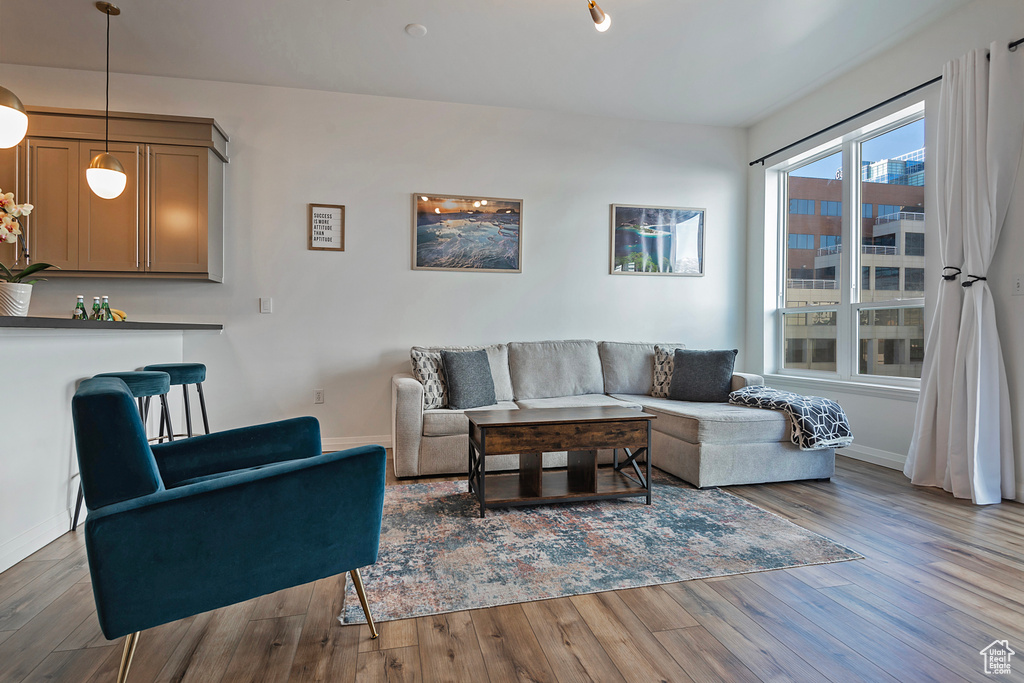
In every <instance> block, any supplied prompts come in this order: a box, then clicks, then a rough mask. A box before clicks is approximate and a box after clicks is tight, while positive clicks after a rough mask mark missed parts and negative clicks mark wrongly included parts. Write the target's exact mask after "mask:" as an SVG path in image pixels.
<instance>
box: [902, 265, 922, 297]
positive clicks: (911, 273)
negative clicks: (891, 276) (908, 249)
mask: <svg viewBox="0 0 1024 683" xmlns="http://www.w3.org/2000/svg"><path fill="white" fill-rule="evenodd" d="M903 291H904V292H918V293H920V294H922V295H923V293H924V268H906V269H905V270H904V271H903Z"/></svg>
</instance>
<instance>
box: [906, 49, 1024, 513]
mask: <svg viewBox="0 0 1024 683" xmlns="http://www.w3.org/2000/svg"><path fill="white" fill-rule="evenodd" d="M989 52H990V54H991V62H989V61H988V60H987V59H986V54H985V52H984V51H980V50H974V51H972V52H970V53H968V54H967V55H965V56H963V57H961V58H960V59H958V60H955V61H952V62H950V63H948V64H947V65H946V66H945V68H944V69H943V71H942V90H941V93H940V96H939V115H938V137H937V140H938V144H937V147H936V155H935V156H936V160H935V166H934V169H935V176H934V177H935V182H936V183H937V186H938V196H939V202H938V204H939V206H938V209H939V210H938V216H937V219H938V238H939V244H940V247H941V253H942V265H943V266H944V267H946V268H945V269H944V270H943V274H946V275H950V276H955V275H957V269H960V270H961V271H962V272H960V273H959V277H954V278H953V279H950V280H947V281H944V282H942V284H940V285H939V296H938V301H937V302H936V308H935V315H934V317H933V319H932V323H931V325H930V326H929V329H928V338H927V342H926V344H925V362H924V371H923V373H922V377H921V395H920V399H919V402H918V406H917V415H916V418H915V420H914V436H913V440H912V441H911V444H910V452H909V454H908V458H907V463H906V466H905V467H904V469H903V471H904V473H905V474H906V475H907V476H908V477H910V479H911V481H913V483H915V484H919V485H922V486H941V487H942V488H944V489H946V490H947V491H951V492H952V493H953V495H954V496H955V497H957V498H970V499H971V500H973V501H974V502H975V503H977V504H979V505H981V504H989V503H998V502H999V501H1000V500H1001V499H1003V498H1013V497H1014V495H1015V491H1014V468H1013V434H1012V426H1011V421H1010V403H1009V391H1008V389H1007V383H1006V369H1005V366H1004V365H1003V355H1002V350H1001V348H1000V344H999V332H998V329H997V326H996V316H995V308H994V306H993V303H992V290H991V289H990V288H989V286H988V282H987V281H986V280H984V279H978V278H985V277H986V276H987V274H988V268H989V265H990V264H991V263H992V257H993V255H994V254H995V251H996V245H997V244H998V242H999V234H1000V232H1001V230H1002V227H1003V223H1004V222H1005V220H1006V212H1007V209H1008V207H1009V203H1010V195H1011V193H1012V192H1013V186H1014V183H1015V181H1016V178H1017V171H1018V168H1019V166H1020V160H1021V149H1022V145H1024V54H1014V53H1011V52H1010V51H1009V50H1008V48H1007V45H1006V43H993V44H992V45H991V47H990V51H989ZM966 283H971V284H970V286H966V287H965V286H963V285H964V284H966Z"/></svg>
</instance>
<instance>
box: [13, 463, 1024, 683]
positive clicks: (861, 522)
mask: <svg viewBox="0 0 1024 683" xmlns="http://www.w3.org/2000/svg"><path fill="white" fill-rule="evenodd" d="M729 491H730V492H732V493H734V494H736V495H739V496H742V497H744V498H746V499H748V500H750V501H751V502H753V503H755V504H757V505H760V506H761V507H764V508H766V509H769V510H772V511H774V512H776V513H778V514H780V515H782V516H783V517H787V518H789V519H791V520H793V521H794V522H796V523H797V524H800V525H801V526H803V527H805V528H808V529H811V530H813V531H817V532H819V533H821V534H824V535H826V536H828V537H830V538H832V539H834V540H836V541H839V542H841V543H844V544H846V545H848V546H849V547H851V548H853V549H854V550H857V551H858V552H860V553H861V554H863V555H864V556H865V557H866V559H865V560H859V561H853V562H845V563H840V564H832V565H826V566H817V567H806V568H801V569H788V570H778V571H771V572H764V573H760V574H747V575H743V576H735V577H727V578H720V579H708V580H700V581H689V582H684V583H676V584H668V585H662V586H654V587H649V588H639V589H633V590H624V591H615V592H610V593H601V594H596V595H581V596H576V597H573V598H560V599H557V600H547V601H543V602H533V603H525V604H520V605H510V606H505V607H495V608H491V609H483V610H474V611H470V612H459V613H455V614H447V615H441V616H435V617H422V618H418V619H409V620H405V621H397V622H390V623H385V624H381V625H380V631H381V635H380V638H379V639H378V640H375V641H374V640H370V639H369V637H368V633H367V630H366V627H365V626H344V627H343V626H341V625H339V623H338V622H337V620H336V619H335V617H336V615H337V614H339V613H340V612H341V599H342V596H343V595H344V579H343V577H334V578H330V579H324V580H322V581H317V582H315V583H313V584H309V585H306V586H300V587H298V588H294V589H290V590H286V591H281V592H280V593H276V594H273V595H268V596H264V597H262V598H258V599H255V600H251V601H249V602H246V603H243V604H239V605H235V606H232V607H227V608H225V609H222V610H218V611H215V612H210V613H207V614H201V615H199V616H196V617H192V618H189V619H185V620H183V621H179V622H176V623H172V624H167V625H165V626H161V627H159V628H155V629H152V630H150V631H145V632H143V634H142V637H141V639H140V642H139V646H138V651H137V652H136V655H135V662H134V664H133V666H132V671H131V677H130V679H129V680H131V681H135V682H136V683H143V682H146V681H246V682H248V681H330V682H339V683H345V682H348V681H452V682H457V683H477V682H484V681H491V682H492V683H499V682H504V681H619V682H621V681H641V682H644V683H647V682H650V681H672V682H675V681H690V680H694V681H833V682H834V683H846V682H847V681H942V682H948V681H959V680H962V679H966V680H972V681H975V680H976V681H981V680H991V679H992V678H993V677H986V676H985V675H984V674H983V673H982V658H981V655H980V654H979V650H981V649H982V648H983V647H985V646H986V645H988V644H989V643H991V642H992V641H993V640H996V639H999V640H1003V639H1008V640H1009V644H1010V647H1011V648H1013V649H1015V650H1016V651H1017V652H1018V653H1020V654H1018V655H1017V657H1016V658H1014V659H1013V660H1012V664H1013V668H1014V669H1015V672H1014V673H1013V674H1012V675H1011V676H1000V677H998V680H1024V506H1021V505H1018V504H1016V503H1004V504H1003V505H998V506H989V507H975V506H972V505H969V504H967V503H963V502H958V501H954V500H953V499H952V498H950V497H949V496H948V495H947V494H945V493H942V492H938V491H932V490H923V489H916V488H914V487H912V486H910V485H909V484H908V483H907V482H906V480H905V479H904V478H903V476H902V475H901V474H899V473H897V472H894V471H892V470H886V469H883V468H880V467H875V466H872V465H867V464H864V463H860V462H856V461H852V460H848V459H844V458H840V460H839V463H838V471H837V474H836V477H835V478H834V479H833V480H832V481H831V482H814V483H791V484H771V485H762V486H750V487H739V488H731V489H729ZM120 650H121V641H116V642H110V641H107V640H104V638H103V636H102V635H101V634H100V633H99V627H98V625H97V622H96V616H95V609H94V606H93V599H92V593H91V588H90V586H89V576H88V568H87V566H86V559H85V550H84V547H83V542H82V538H81V533H77V534H76V533H69V534H66V535H64V536H62V537H61V538H59V539H57V540H56V541H54V542H53V543H51V544H50V545H49V546H47V547H46V548H43V549H42V550H40V551H39V552H37V553H35V554H34V555H32V556H31V557H29V558H28V559H26V560H24V561H23V562H20V563H19V564H17V565H16V566H14V567H12V568H11V569H9V570H7V571H6V572H4V573H3V574H0V682H2V683H7V682H12V683H13V682H15V681H75V682H76V683H77V682H85V681H113V680H114V677H115V674H116V670H117V665H118V662H119V658H120Z"/></svg>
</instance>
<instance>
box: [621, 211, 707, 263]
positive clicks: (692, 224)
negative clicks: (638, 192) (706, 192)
mask: <svg viewBox="0 0 1024 683" xmlns="http://www.w3.org/2000/svg"><path fill="white" fill-rule="evenodd" d="M611 213H612V217H611V227H612V246H611V272H612V274H613V275H677V276H689V277H696V276H702V275H704V214H705V210H704V209H692V208H681V207H673V206H630V205H626V204H612V212H611Z"/></svg>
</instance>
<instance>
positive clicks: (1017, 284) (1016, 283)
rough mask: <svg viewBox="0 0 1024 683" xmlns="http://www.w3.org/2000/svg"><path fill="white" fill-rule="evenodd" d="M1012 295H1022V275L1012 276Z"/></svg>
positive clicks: (1023, 279)
mask: <svg viewBox="0 0 1024 683" xmlns="http://www.w3.org/2000/svg"><path fill="white" fill-rule="evenodd" d="M1013 295H1014V296H1024V275H1014V276H1013Z"/></svg>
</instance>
